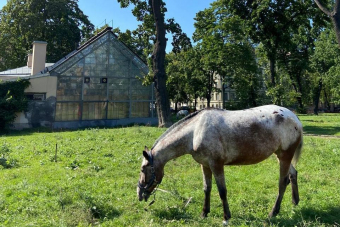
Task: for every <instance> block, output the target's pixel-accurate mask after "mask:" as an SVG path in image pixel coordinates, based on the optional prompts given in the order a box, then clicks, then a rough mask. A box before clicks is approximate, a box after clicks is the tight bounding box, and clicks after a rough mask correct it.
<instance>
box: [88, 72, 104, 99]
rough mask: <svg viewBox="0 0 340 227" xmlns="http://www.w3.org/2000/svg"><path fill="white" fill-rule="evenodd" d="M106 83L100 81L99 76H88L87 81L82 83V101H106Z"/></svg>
mask: <svg viewBox="0 0 340 227" xmlns="http://www.w3.org/2000/svg"><path fill="white" fill-rule="evenodd" d="M106 88H107V83H100V78H99V77H90V82H89V83H84V88H83V100H84V101H106V100H107V98H106V92H107V91H106Z"/></svg>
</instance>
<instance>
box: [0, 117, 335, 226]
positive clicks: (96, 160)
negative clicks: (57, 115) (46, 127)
mask: <svg viewBox="0 0 340 227" xmlns="http://www.w3.org/2000/svg"><path fill="white" fill-rule="evenodd" d="M299 117H300V119H302V122H303V123H304V124H305V123H306V122H308V120H309V118H308V117H309V116H299ZM331 117H332V116H331ZM327 118H328V116H322V117H320V118H314V119H312V120H313V121H316V120H317V119H320V121H321V119H323V120H322V121H323V122H324V123H325V122H328V120H326V119H327ZM332 118H334V119H336V120H337V122H335V123H334V124H333V125H337V124H338V123H339V118H338V117H337V116H335V117H332ZM315 127H316V128H317V124H315ZM336 127H337V126H336ZM164 130H165V129H159V128H154V127H138V126H135V127H130V128H115V129H89V130H82V131H74V132H54V133H48V132H40V133H35V132H33V131H29V132H26V134H25V133H15V134H11V135H8V136H3V137H0V152H3V153H5V155H6V158H7V160H8V166H7V167H8V168H2V169H0V182H1V186H0V210H1V212H0V226H220V225H221V222H222V217H223V215H222V206H221V202H220V199H219V196H218V192H217V189H216V185H215V184H213V191H212V201H211V213H210V214H209V217H208V218H206V219H202V218H200V216H199V215H200V212H201V209H202V203H203V196H204V195H203V190H202V174H201V170H200V166H199V164H197V163H196V162H195V161H194V160H193V159H192V158H191V157H190V156H184V157H180V158H177V159H175V160H173V161H170V162H169V163H168V164H167V165H166V167H165V177H164V179H163V182H162V184H161V185H160V188H161V189H163V190H166V191H168V192H169V193H166V192H162V191H158V192H157V194H156V202H155V203H154V204H153V205H152V206H150V207H147V205H148V204H147V203H144V202H139V201H138V199H137V195H136V185H137V180H138V177H139V169H140V164H141V160H142V149H143V147H144V146H145V145H147V146H152V144H153V143H154V141H155V140H156V139H157V137H158V136H160V135H161V134H162V133H163V132H164ZM312 132H313V133H314V134H316V133H319V132H320V130H319V129H317V130H314V131H312ZM331 135H336V133H335V134H331ZM56 144H57V145H58V148H57V162H55V152H56ZM339 166H340V139H339V138H322V137H315V136H306V137H305V139H304V151H303V154H302V157H301V159H300V162H299V164H298V166H297V169H298V171H299V175H298V180H299V190H300V199H301V201H300V204H299V205H298V206H294V205H292V203H291V189H290V187H289V186H288V188H287V192H286V194H285V196H284V200H283V203H282V207H281V212H280V214H279V215H278V217H276V218H273V219H268V218H267V215H268V213H269V212H270V210H271V207H272V206H273V205H274V201H275V198H276V195H277V192H278V185H277V184H278V175H279V173H278V163H277V161H276V158H275V157H274V156H271V157H270V158H269V159H267V160H266V161H264V162H262V163H260V164H257V165H251V166H227V167H225V175H226V181H227V188H228V199H229V205H230V210H231V214H232V219H231V220H230V225H231V226H269V225H271V226H294V225H295V226H339V223H340V206H339V204H340V196H339V195H340V189H339V188H340V187H339V185H340V177H339V173H338V172H339ZM0 167H1V166H0ZM189 198H192V200H191V202H190V203H189V204H188V205H187V206H186V207H185V204H186V202H187V201H188V199H189Z"/></svg>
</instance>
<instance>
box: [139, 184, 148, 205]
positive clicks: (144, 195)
mask: <svg viewBox="0 0 340 227" xmlns="http://www.w3.org/2000/svg"><path fill="white" fill-rule="evenodd" d="M137 196H138V199H139V201H142V200H143V199H144V200H145V202H146V201H148V199H149V197H150V194H149V193H145V190H143V189H140V188H139V187H137Z"/></svg>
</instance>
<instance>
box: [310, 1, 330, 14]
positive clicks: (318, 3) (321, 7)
mask: <svg viewBox="0 0 340 227" xmlns="http://www.w3.org/2000/svg"><path fill="white" fill-rule="evenodd" d="M314 2H315V3H316V4H317V5H318V7H319V8H320V9H321V11H322V12H324V13H325V14H326V15H327V16H329V17H331V16H332V13H331V11H329V10H328V9H327V8H326V7H324V6H323V5H322V4H321V2H320V1H319V0H314Z"/></svg>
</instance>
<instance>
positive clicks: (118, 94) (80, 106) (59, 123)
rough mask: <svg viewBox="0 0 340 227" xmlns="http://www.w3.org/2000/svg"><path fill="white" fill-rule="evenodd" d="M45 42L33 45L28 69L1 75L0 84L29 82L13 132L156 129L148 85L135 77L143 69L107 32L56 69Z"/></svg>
mask: <svg viewBox="0 0 340 227" xmlns="http://www.w3.org/2000/svg"><path fill="white" fill-rule="evenodd" d="M46 45H47V43H46V42H39V41H36V42H34V43H33V54H32V55H30V56H28V62H27V66H25V67H21V68H17V69H12V70H7V71H4V72H0V79H1V80H4V81H6V80H16V79H17V78H22V79H29V80H30V82H31V86H30V87H29V88H28V89H26V90H25V93H26V95H27V97H28V99H30V100H31V101H30V103H29V109H28V111H27V112H25V113H20V114H19V116H18V117H17V119H16V121H15V122H14V125H13V127H14V128H29V127H39V126H47V127H52V128H79V127H96V126H108V127H111V126H116V125H127V124H134V123H142V124H156V123H157V122H158V121H157V114H156V110H155V108H154V106H155V105H154V89H153V86H152V85H150V86H143V85H142V83H141V81H140V80H139V79H138V78H139V77H143V75H145V74H147V73H148V67H147V65H146V64H145V63H144V62H143V61H142V60H141V59H140V58H139V57H138V56H137V55H136V54H134V53H133V52H132V51H131V50H130V49H129V48H128V47H127V46H126V45H125V44H124V43H122V42H120V41H119V40H118V39H117V36H116V35H115V34H114V33H113V32H112V31H111V28H107V29H105V30H104V31H102V32H101V33H99V34H98V35H96V36H95V37H93V38H92V39H90V40H89V41H87V42H86V43H85V44H83V45H82V46H80V47H79V48H78V49H77V50H75V51H73V52H72V53H70V54H69V55H67V56H66V57H64V58H63V59H61V60H59V61H58V62H57V63H55V64H51V63H45V59H46Z"/></svg>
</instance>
